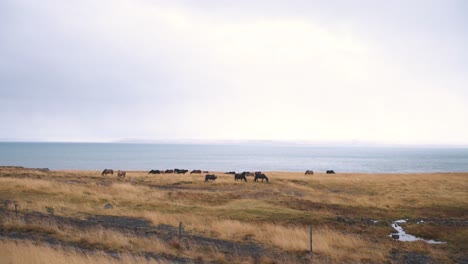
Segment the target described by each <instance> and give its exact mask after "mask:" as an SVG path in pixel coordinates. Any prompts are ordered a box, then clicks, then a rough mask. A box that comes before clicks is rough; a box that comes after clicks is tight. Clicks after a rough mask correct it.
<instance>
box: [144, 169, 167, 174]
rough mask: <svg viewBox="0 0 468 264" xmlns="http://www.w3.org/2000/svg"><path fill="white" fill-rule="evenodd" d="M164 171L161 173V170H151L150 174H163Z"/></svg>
mask: <svg viewBox="0 0 468 264" xmlns="http://www.w3.org/2000/svg"><path fill="white" fill-rule="evenodd" d="M163 173H164V171H160V170H150V172H148V174H163Z"/></svg>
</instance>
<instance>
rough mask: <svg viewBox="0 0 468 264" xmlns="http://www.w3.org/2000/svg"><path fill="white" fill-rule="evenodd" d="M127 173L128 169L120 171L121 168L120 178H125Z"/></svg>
mask: <svg viewBox="0 0 468 264" xmlns="http://www.w3.org/2000/svg"><path fill="white" fill-rule="evenodd" d="M126 174H127V172H126V171H120V170H119V171H118V172H117V176H118V177H119V178H120V177H122V178H125V175H126Z"/></svg>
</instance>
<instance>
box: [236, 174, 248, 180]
mask: <svg viewBox="0 0 468 264" xmlns="http://www.w3.org/2000/svg"><path fill="white" fill-rule="evenodd" d="M245 174H246V173H241V174H238V173H236V174H234V180H235V181H237V180H241V181H242V180H244V181H245V182H247V178H246V177H245Z"/></svg>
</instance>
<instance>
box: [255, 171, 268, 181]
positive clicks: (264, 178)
mask: <svg viewBox="0 0 468 264" xmlns="http://www.w3.org/2000/svg"><path fill="white" fill-rule="evenodd" d="M259 179H262V182H263V180H266V181H267V182H269V180H268V177H267V176H266V175H265V174H263V173H260V174H255V179H254V181H256V182H258V180H259Z"/></svg>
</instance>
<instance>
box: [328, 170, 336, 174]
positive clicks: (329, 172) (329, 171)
mask: <svg viewBox="0 0 468 264" xmlns="http://www.w3.org/2000/svg"><path fill="white" fill-rule="evenodd" d="M327 174H335V172H334V171H333V170H327Z"/></svg>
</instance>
